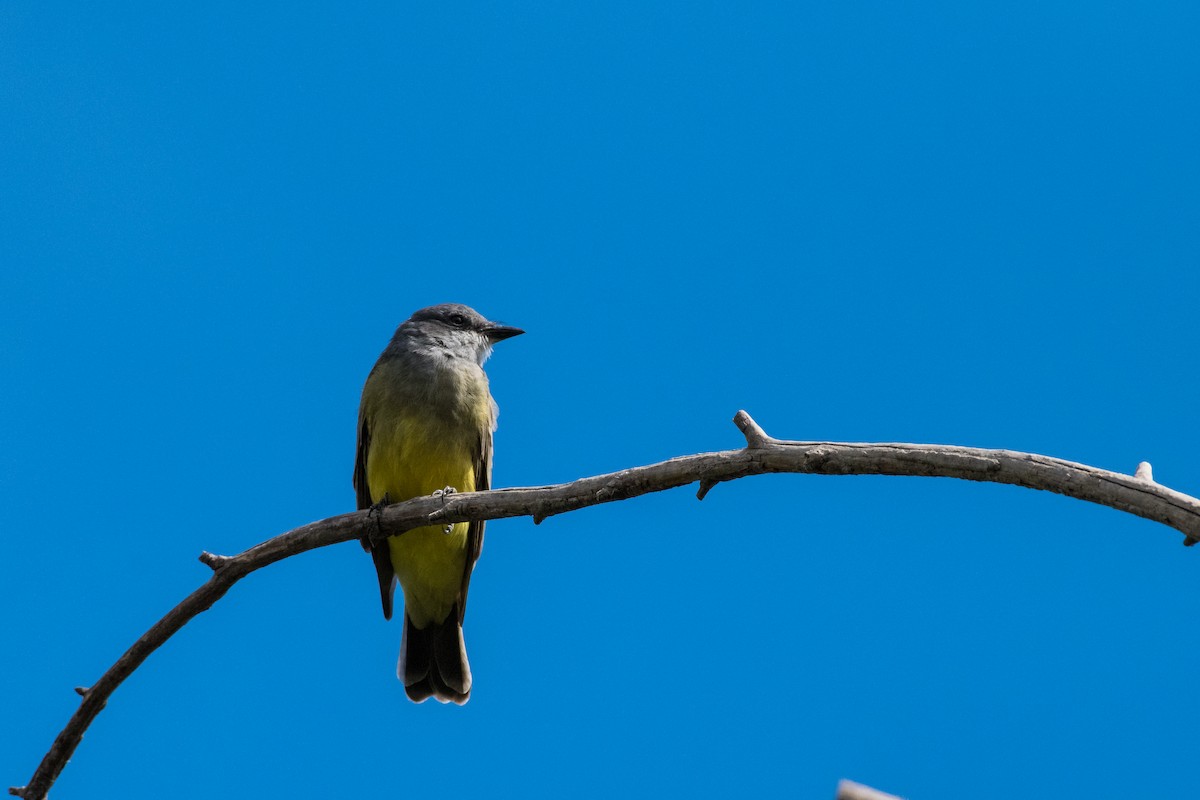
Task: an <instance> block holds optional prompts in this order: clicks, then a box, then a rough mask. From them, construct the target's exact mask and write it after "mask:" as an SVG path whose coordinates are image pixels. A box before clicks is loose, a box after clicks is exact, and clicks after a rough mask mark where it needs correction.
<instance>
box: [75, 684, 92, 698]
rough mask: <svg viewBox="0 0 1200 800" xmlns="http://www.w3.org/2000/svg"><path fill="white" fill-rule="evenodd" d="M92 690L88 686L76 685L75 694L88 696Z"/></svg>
mask: <svg viewBox="0 0 1200 800" xmlns="http://www.w3.org/2000/svg"><path fill="white" fill-rule="evenodd" d="M90 691H91V689H90V688H88V687H87V686H76V687H75V694H77V695H79V696H80V697H87V696H88V692H90Z"/></svg>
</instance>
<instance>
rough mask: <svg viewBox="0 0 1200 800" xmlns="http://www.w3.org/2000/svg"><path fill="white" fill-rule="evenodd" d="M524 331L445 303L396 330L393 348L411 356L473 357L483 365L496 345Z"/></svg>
mask: <svg viewBox="0 0 1200 800" xmlns="http://www.w3.org/2000/svg"><path fill="white" fill-rule="evenodd" d="M524 332H525V331H523V330H521V329H520V328H514V327H512V326H510V325H501V324H499V323H497V322H490V321H489V320H488V319H487V318H485V317H484V316H483V315H482V314H480V313H479V312H478V311H476V310H475V309H473V308H471V307H470V306H464V305H462V304H461V303H442V304H441V305H437V306H430V307H429V308H422V309H421V310H420V311H417V312H415V313H414V314H413V315H412V316H411V317H409V318H408V321H407V322H405V323H404V324H402V325H401V326H400V327H399V328H398V329H397V330H396V335H395V337H393V339H392V346H395V347H399V348H401V349H403V350H404V351H407V352H410V353H413V352H420V353H423V354H429V355H443V356H449V357H454V358H469V359H471V360H473V361H474V362H475V363H477V364H483V362H484V361H486V360H487V357H488V356H489V355H491V352H492V345H494V344H495V343H496V342H499V341H503V340H504V339H511V338H512V337H514V336H519V335H521V334H522V333H524Z"/></svg>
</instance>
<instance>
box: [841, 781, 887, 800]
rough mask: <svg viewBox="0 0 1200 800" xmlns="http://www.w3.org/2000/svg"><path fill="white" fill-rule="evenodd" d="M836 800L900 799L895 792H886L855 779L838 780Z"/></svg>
mask: <svg viewBox="0 0 1200 800" xmlns="http://www.w3.org/2000/svg"><path fill="white" fill-rule="evenodd" d="M835 800H900V798H899V797H897V796H896V795H894V794H886V793H884V792H881V791H879V790H878V789H872V788H871V787H870V786H864V785H863V784H861V783H855V782H854V781H847V780H841V781H838V788H837V797H836V798H835Z"/></svg>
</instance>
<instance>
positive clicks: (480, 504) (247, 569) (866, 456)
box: [9, 411, 1200, 800]
mask: <svg viewBox="0 0 1200 800" xmlns="http://www.w3.org/2000/svg"><path fill="white" fill-rule="evenodd" d="M734 422H735V423H736V424H737V426H738V428H739V429H740V430H741V431H742V433H743V434H744V435H745V437H746V445H747V446H746V447H745V448H743V449H741V450H724V451H721V452H718V453H700V454H698V455H691V456H681V457H679V458H673V459H671V460H670V461H663V462H661V463H658V464H651V465H649V466H645V467H635V468H633V469H626V470H621V471H620V472H613V473H609V474H607V475H597V476H595V477H591V478H581V479H579V480H577V481H573V482H571V483H561V484H558V485H555V486H538V487H530V488H517V489H496V490H492V491H487V492H462V493H456V494H452V495H446V496H443V497H418V498H415V499H412V500H407V501H405V502H403V503H397V504H395V505H391V506H387V507H386V508H383V509H382V511H381V512H376V513H374V515H373V518H374V519H375V520H377V521H378V531H377V532H376V533H372V534H371V535H372V536H398V535H400V534H402V533H403V532H404V531H406V530H409V529H411V528H416V527H420V526H424V525H431V524H446V523H454V522H467V521H470V520H481V519H501V518H504V517H521V516H532V517H533V518H534V520H535V521H537V522H540V521H541V520H543V519H545V518H546V517H549V516H552V515H555V514H562V513H565V512H567V511H574V510H576V509H580V508H584V507H587V506H591V505H596V504H598V503H607V502H612V501H614V500H624V499H626V498H629V497H636V496H638V495H642V494H647V493H650V492H660V491H663V490H665V489H673V488H675V487H677V486H684V485H687V484H689V483H695V482H699V483H700V492H699V495H700V497H703V495H704V494H705V493H707V491H708V490H709V489H711V488H712V487H713V486H715V485H716V484H717V483H721V482H724V481H731V480H736V479H738V478H744V477H746V476H748V475H761V474H764V473H779V472H794V473H812V474H822V475H916V476H928V477H945V478H962V479H965V480H971V481H991V482H994V483H1009V484H1014V485H1016V486H1025V487H1028V488H1030V489H1042V490H1046V491H1051V492H1057V493H1058V494H1063V495H1067V496H1068V497H1074V498H1077V499H1079V500H1087V501H1089V502H1092V503H1099V504H1100V505H1105V506H1109V507H1111V508H1115V509H1118V510H1120V511H1127V512H1129V513H1131V514H1136V515H1138V516H1140V517H1145V518H1146V519H1151V520H1154V521H1155V522H1161V523H1163V524H1164V525H1169V526H1171V527H1172V528H1176V529H1177V530H1179V531H1181V532H1182V533H1183V534H1184V536H1185V537H1186V538H1185V543H1186V544H1194V543H1195V542H1196V541H1200V500H1197V499H1196V498H1194V497H1190V496H1188V495H1185V494H1181V493H1180V492H1176V491H1174V490H1172V489H1168V488H1167V487H1165V486H1163V485H1161V484H1159V483H1155V482H1154V481H1153V480H1151V479H1150V476H1149V468H1148V467H1147V469H1146V470H1140V469H1139V475H1138V476H1137V477H1134V476H1132V475H1122V474H1120V473H1117V472H1109V471H1107V470H1102V469H1097V468H1096V467H1089V466H1086V465H1084V464H1076V463H1073V462H1070V461H1063V460H1061V459H1057V458H1050V457H1048V456H1041V455H1035V454H1033V453H1020V452H1015V451H1012V450H983V449H979V448H973V447H957V446H953V445H928V444H859V443H841V442H788V441H781V440H779V439H773V438H771V437H770V436H767V434H766V433H764V432H763V430H762V428H760V427H759V426H758V424H757V423H755V422H754V420H753V419H751V418H750V415H749V414H747V413H746V412H744V411H739V412H738V414H737V416H736V417H734ZM371 515H372V512H371V511H370V510H363V511H357V512H355V513H352V514H342V515H340V516H336V517H330V518H328V519H323V520H320V521H318V522H313V523H310V524H308V525H305V526H303V527H301V528H296V529H295V530H293V531H289V532H288V533H285V534H282V535H280V536H276V537H275V538H273V539H269V540H267V541H265V542H263V543H262V544H259V545H255V546H254V547H251V548H250V549H249V550H246V551H244V552H242V553H239V554H238V555H235V556H216V555H213V554H211V553H204V554H203V555H202V556H201V560H202V561H203V562H204V563H205V564H207V565H208V566H209V567H211V568H212V570H213V573H212V576H211V577H210V578H209V579H208V582H207V583H205V584H204V585H203V586H201V587H200V588H199V589H197V590H196V591H194V592H192V594H190V595H188V597H187V598H186V599H184V601H183V602H182V603H180V604H179V605H177V606H176V607H175V608H173V609H171V611H170V612H169V613H168V614H167V615H166V616H165V617H163V618H162V619H161V620H159V621H158V622H157V623H156V624H155V625H154V627H152V628H151V629H150V630H148V631H147V632H146V633H145V634H143V635H142V637H141V638H140V639H138V640H137V641H136V642H135V643H134V644H133V646H132V647H130V648H129V649H128V650H127V651H125V653H124V655H122V656H121V657H120V658H119V659H117V662H116V663H115V664H113V666H112V667H110V668H109V670H108V671H107V672H105V673H104V674H103V675H102V676H100V679H99V680H98V681H96V683H95V684H93V685H92V686H90V687H88V688H87V690H86V691H85V692H84V693H83V701H82V702H81V703H80V705H79V708H78V709H76V711H75V713H74V715H72V717H71V719H70V720H69V721H68V722H67V725H66V727H65V728H63V730H62V732H61V733H59V735H58V738H56V739H55V740H54V744H53V745H52V746H51V748H50V752H48V753H47V754H46V757H45V758H43V759H42V763H41V764H40V765H39V766H38V768H37V770H36V771H35V772H34V774H33V778H32V779H31V780H30V781H29V784H28V785H26V786H21V787H13V788H11V789H9V793H10V794H14V795H17V796H18V797H24V798H26V800H43V798H45V796H46V793H47V792H48V791H49V790H50V786H51V785H52V784H53V783H54V781H55V780H56V779H57V778H58V776H59V773H61V772H62V769H63V767H64V766H65V765H66V763H67V760H68V759H69V758H70V757H71V754H72V753H74V751H75V748H76V746H78V744H79V741H80V739H81V738H82V737H83V733H84V731H85V730H87V727H88V725H90V724H91V722H92V720H93V719H95V718H96V715H97V714H99V713H100V711H101V709H103V708H104V705H105V703H107V702H108V698H109V696H110V695H112V693H113V691H114V690H115V689H116V688H117V686H119V685H120V684H121V682H122V681H123V680H125V679H126V678H127V677H129V675H130V674H131V673H132V672H133V671H134V670H135V669H137V668H138V666H140V665H141V663H142V662H143V661H145V660H146V657H147V656H149V655H150V653H152V652H154V650H155V649H156V648H158V647H159V646H161V645H162V644H163V643H164V642H166V640H167V639H169V638H170V637H171V636H172V635H173V634H175V633H176V632H177V631H178V630H179V629H180V628H182V627H183V626H184V625H185V624H186V623H187V622H188V621H189V620H190V619H192V618H193V617H195V616H196V615H197V614H199V613H200V612H202V611H204V610H206V609H207V608H209V607H210V606H211V605H212V604H213V603H215V602H216V601H217V600H220V599H221V597H222V596H223V595H224V594H225V593H226V592H227V591H229V587H231V586H232V585H233V584H234V583H236V582H237V581H239V580H241V579H242V578H243V577H245V576H246V575H249V574H250V573H251V572H254V571H255V570H258V569H262V568H263V567H265V566H267V565H269V564H274V563H275V562H276V561H279V560H281V559H284V558H287V557H289V556H293V555H296V554H298V553H303V552H306V551H308V550H314V549H316V548H318V547H325V546H327V545H331V544H338V543H340V542H347V541H350V540H352V539H358V538H359V537H360V536H361V535H362V534H363V531H364V530H365V529H366V528H367V527H368V526H367V523H368V520H369V519H371ZM372 527H374V525H372Z"/></svg>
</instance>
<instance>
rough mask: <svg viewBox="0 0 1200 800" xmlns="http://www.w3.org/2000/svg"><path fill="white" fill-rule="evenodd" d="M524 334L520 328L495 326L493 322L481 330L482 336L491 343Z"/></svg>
mask: <svg viewBox="0 0 1200 800" xmlns="http://www.w3.org/2000/svg"><path fill="white" fill-rule="evenodd" d="M524 332H525V331H523V330H521V329H520V328H514V327H512V326H511V325H497V324H496V323H494V322H491V323H488V326H487V327H486V328H484V329H483V335H484V336H486V337H488V338H489V339H491V340H492V341H493V342H502V341H504V340H505V339H511V338H512V337H514V336H520V335H521V334H522V333H524Z"/></svg>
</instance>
